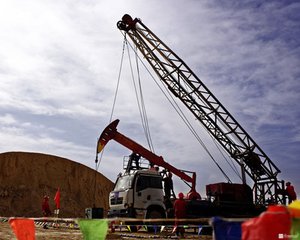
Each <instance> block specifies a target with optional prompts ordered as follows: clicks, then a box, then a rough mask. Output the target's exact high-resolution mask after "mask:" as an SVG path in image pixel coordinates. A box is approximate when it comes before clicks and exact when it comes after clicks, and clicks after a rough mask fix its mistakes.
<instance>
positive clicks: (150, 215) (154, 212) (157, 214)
mask: <svg viewBox="0 0 300 240" xmlns="http://www.w3.org/2000/svg"><path fill="white" fill-rule="evenodd" d="M165 217H166V216H165V214H164V213H163V212H162V211H160V210H159V209H151V210H149V211H148V212H147V215H146V218H147V219H157V218H165ZM147 225H148V226H147V231H148V232H152V233H153V232H156V231H159V229H156V228H157V227H154V226H153V225H157V226H160V225H163V223H162V222H156V223H155V224H153V223H151V222H149V223H147Z"/></svg>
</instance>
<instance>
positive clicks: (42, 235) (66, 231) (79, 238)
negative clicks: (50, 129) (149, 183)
mask: <svg viewBox="0 0 300 240" xmlns="http://www.w3.org/2000/svg"><path fill="white" fill-rule="evenodd" d="M35 236H36V240H52V239H55V240H57V239H60V240H64V239H65V240H67V239H68V240H84V238H83V235H82V233H81V231H80V229H78V228H63V227H58V228H54V227H49V228H48V229H44V228H43V227H42V226H39V225H36V226H35ZM106 239H177V237H176V236H175V235H174V234H172V233H171V229H169V230H166V231H163V232H162V233H157V234H154V233H153V234H149V233H147V232H145V231H139V232H137V233H131V232H129V231H127V230H124V229H123V230H121V231H120V230H116V232H115V233H109V234H108V235H107V236H106ZM180 239H201V240H211V239H212V236H198V235H197V234H196V233H194V232H193V231H191V230H187V232H186V234H185V236H184V238H180ZM0 240H17V239H16V237H15V235H14V233H13V231H12V229H11V228H10V225H9V223H8V222H0Z"/></svg>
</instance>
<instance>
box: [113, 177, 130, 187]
mask: <svg viewBox="0 0 300 240" xmlns="http://www.w3.org/2000/svg"><path fill="white" fill-rule="evenodd" d="M132 179H133V176H132V175H126V176H122V177H119V178H118V180H117V182H116V185H115V189H114V191H123V190H126V189H129V188H131V183H132Z"/></svg>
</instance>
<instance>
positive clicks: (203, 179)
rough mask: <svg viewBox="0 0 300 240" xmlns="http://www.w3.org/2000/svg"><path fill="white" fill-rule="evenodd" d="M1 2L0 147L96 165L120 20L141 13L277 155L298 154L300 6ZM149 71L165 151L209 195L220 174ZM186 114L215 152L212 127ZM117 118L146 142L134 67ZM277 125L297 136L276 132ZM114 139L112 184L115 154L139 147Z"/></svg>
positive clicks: (154, 118)
mask: <svg viewBox="0 0 300 240" xmlns="http://www.w3.org/2000/svg"><path fill="white" fill-rule="evenodd" d="M231 4H232V5H231ZM0 8H1V9H2V10H3V11H2V14H1V16H0V28H1V29H2V30H1V33H0V36H1V38H0V78H1V81H0V123H1V125H2V127H1V135H0V140H1V142H2V143H3V144H2V145H1V147H0V150H1V151H12V150H22V151H43V152H46V153H51V154H55V155H61V156H62V157H68V158H71V159H75V160H77V161H80V162H82V163H84V164H86V165H89V166H93V164H94V163H93V160H94V155H95V150H94V148H95V144H96V138H97V137H98V135H99V134H100V133H101V131H102V129H103V128H104V127H105V126H106V124H107V122H108V120H109V117H110V114H111V107H112V104H113V98H114V93H115V88H116V84H117V78H118V73H119V72H118V71H119V67H120V59H121V50H122V41H123V37H122V35H121V34H120V33H119V30H118V29H117V27H116V22H117V21H118V20H120V19H121V17H122V15H123V14H125V13H129V14H131V15H132V17H138V18H142V21H143V22H144V23H145V24H146V25H147V26H148V27H149V28H150V29H152V30H153V31H154V33H155V34H157V35H158V36H159V37H160V38H161V39H162V40H163V41H164V42H165V43H167V45H169V46H170V47H171V48H172V49H173V50H174V51H175V52H176V53H177V54H178V55H179V57H181V58H182V59H183V60H184V61H185V62H186V63H187V64H188V65H189V66H190V67H191V69H192V70H194V71H195V73H196V74H197V75H198V76H199V77H200V79H202V80H203V82H204V83H205V84H206V85H207V86H208V87H209V89H210V90H211V91H212V92H213V93H214V94H215V95H216V96H217V98H218V99H219V100H220V101H221V102H222V103H223V105H224V106H225V107H226V108H228V110H229V111H230V112H231V113H232V114H233V116H234V117H235V118H236V119H237V120H238V121H239V122H240V123H241V125H242V126H244V128H245V129H247V130H249V133H250V135H252V136H253V137H254V139H258V141H259V142H261V143H266V144H267V149H268V150H270V151H271V154H272V156H275V161H277V162H280V161H282V160H281V159H279V158H277V155H280V157H283V158H285V159H289V161H291V162H293V163H294V162H297V161H298V159H297V157H296V156H298V155H299V150H298V149H297V148H295V147H289V146H287V144H286V143H285V142H289V143H290V141H292V142H293V143H290V144H294V145H297V144H299V137H298V136H299V135H300V134H299V128H298V127H297V126H298V125H299V124H298V123H299V120H298V118H299V108H297V102H299V94H298V93H299V89H300V88H299V81H298V78H299V76H300V73H299V67H298V66H299V50H298V49H299V47H298V46H299V40H298V39H299V30H298V28H297V24H298V22H297V19H296V14H295V13H297V9H299V4H296V3H295V4H290V5H289V4H284V3H278V2H266V3H258V2H247V3H236V4H233V3H229V2H226V3H224V2H220V1H187V2H186V1H185V2H183V1H165V2H161V1H148V2H141V1H135V0H130V1H126V2H124V1H117V2H114V3H112V2H109V1H101V2H99V1H84V2H79V1H75V2H74V1H63V2H62V1H36V0H32V1H26V2H20V1H16V0H12V1H6V2H4V1H3V2H1V3H0ZM182 9H184V11H182ZM258 19H259V21H258ZM131 57H132V58H133V56H131ZM126 61H127V60H126ZM140 69H141V73H142V79H141V80H142V83H143V87H144V97H145V102H146V108H147V110H148V117H149V124H150V128H151V130H152V138H153V142H154V145H155V149H156V150H157V153H159V154H160V155H163V156H164V157H165V159H166V160H167V161H169V162H172V163H174V165H175V166H177V165H178V166H179V167H183V168H185V169H189V168H190V167H191V168H192V169H197V172H198V175H199V181H200V184H198V187H199V188H201V189H202V190H203V189H204V185H205V184H206V183H210V181H215V180H217V181H219V180H221V179H222V176H220V175H219V174H218V173H216V172H217V171H218V170H216V171H213V164H212V163H211V160H209V159H208V157H207V154H206V153H205V152H204V151H203V150H202V149H201V147H200V146H199V145H198V143H197V141H195V139H194V138H193V137H192V136H191V134H190V133H189V132H188V130H186V128H184V125H183V124H182V123H181V122H180V120H179V119H178V118H177V117H176V114H175V113H174V110H172V108H171V106H170V105H169V103H168V102H167V101H166V100H165V99H164V97H163V96H162V94H161V93H160V91H159V90H158V88H157V87H156V86H155V84H154V83H153V81H152V79H151V77H149V76H148V75H147V74H145V72H146V71H145V70H144V69H143V67H142V65H140ZM186 113H187V115H188V116H189V119H191V121H192V122H194V123H195V126H196V128H197V129H199V130H198V131H199V134H200V135H201V137H202V138H203V140H204V141H206V142H207V145H208V146H209V147H210V148H211V151H213V152H214V151H215V150H213V147H211V146H212V143H211V141H210V140H208V139H209V138H208V137H207V134H206V133H205V131H204V130H203V129H202V128H201V127H199V124H198V123H197V122H196V121H195V120H194V119H193V117H192V116H191V115H189V114H190V113H189V112H188V111H186ZM114 118H120V119H121V122H120V131H121V130H122V131H124V132H125V133H126V134H127V135H128V136H129V137H131V138H133V139H135V140H137V141H138V142H141V143H142V144H143V145H146V141H145V140H144V137H143V136H142V133H143V131H142V129H139V128H140V118H139V113H138V110H137V108H136V99H135V95H134V91H133V87H132V82H131V76H130V70H129V68H128V64H127V63H125V62H124V68H123V71H122V75H121V83H120V89H119V93H118V98H117V102H116V108H115V112H114ZM280 127H284V129H288V131H284V132H280V131H277V130H278V129H279V128H280ZM275 132H276V133H275ZM285 139H287V140H285ZM116 145H117V144H116V143H112V144H110V145H109V147H110V148H111V151H109V150H107V153H106V154H107V157H106V156H105V161H104V160H103V162H102V163H101V165H100V171H101V172H102V173H103V174H104V175H106V173H109V174H108V175H106V176H107V177H109V178H111V179H114V176H115V175H116V174H117V173H118V172H119V171H120V169H115V170H112V169H110V166H111V165H110V164H111V162H110V160H109V158H110V157H112V159H117V158H118V157H117V156H116V155H119V154H127V153H128V152H130V151H127V150H126V149H124V148H122V147H118V146H116ZM294 145H293V146H294ZM261 147H262V148H263V149H264V146H261ZM287 147H289V149H290V148H291V149H293V152H288V151H285V149H286V148H287ZM216 152H217V151H216ZM283 154H285V155H283ZM216 155H217V156H218V154H217V153H216ZM217 158H218V160H219V159H220V157H219V156H218V157H217ZM87 159H88V161H87ZM120 159H121V156H120ZM187 159H188V161H187ZM220 162H222V161H220ZM119 164H120V167H121V162H119ZM280 164H281V163H280ZM282 165H285V164H282ZM198 166H199V167H198ZM223 167H224V168H227V167H226V164H225V165H224V166H223ZM282 167H284V168H286V169H283V170H282V172H288V171H290V168H288V166H282ZM202 173H203V174H202ZM295 179H296V177H295ZM295 181H298V180H295ZM297 184H298V185H299V186H300V182H297ZM299 188H300V187H299Z"/></svg>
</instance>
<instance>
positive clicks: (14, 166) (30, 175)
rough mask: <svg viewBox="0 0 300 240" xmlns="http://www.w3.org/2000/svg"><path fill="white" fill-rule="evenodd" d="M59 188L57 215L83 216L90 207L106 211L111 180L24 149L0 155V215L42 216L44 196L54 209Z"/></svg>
mask: <svg viewBox="0 0 300 240" xmlns="http://www.w3.org/2000/svg"><path fill="white" fill-rule="evenodd" d="M58 187H60V192H61V209H60V217H64V218H69V217H73V218H84V217H85V209H86V208H90V207H93V206H95V207H97V208H103V209H104V213H106V210H107V209H108V195H109V192H110V191H111V190H112V188H113V183H112V182H111V181H110V180H109V179H107V178H106V177H105V176H103V175H102V174H101V173H99V172H97V171H95V170H93V169H91V168H89V167H87V166H84V165H83V164H80V163H77V162H74V161H71V160H68V159H65V158H61V157H57V156H52V155H47V154H41V153H27V152H8V153H1V154H0V216H3V217H6V216H7V217H11V216H13V217H41V216H42V210H41V205H42V200H43V196H44V195H45V194H47V195H49V199H50V202H49V203H50V207H51V210H52V211H53V210H54V208H55V203H54V196H55V193H56V191H57V188H58ZM104 216H105V215H104Z"/></svg>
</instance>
